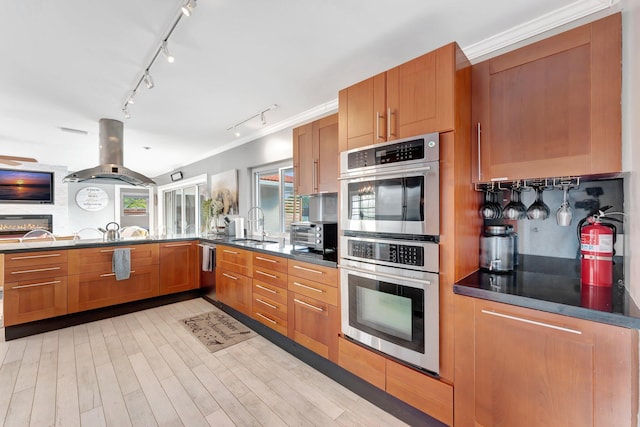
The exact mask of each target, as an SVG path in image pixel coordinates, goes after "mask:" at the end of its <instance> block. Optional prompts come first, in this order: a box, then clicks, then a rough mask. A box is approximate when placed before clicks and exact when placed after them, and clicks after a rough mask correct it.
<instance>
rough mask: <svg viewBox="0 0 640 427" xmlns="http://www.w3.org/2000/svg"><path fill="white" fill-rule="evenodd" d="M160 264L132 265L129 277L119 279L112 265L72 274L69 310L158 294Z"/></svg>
mask: <svg viewBox="0 0 640 427" xmlns="http://www.w3.org/2000/svg"><path fill="white" fill-rule="evenodd" d="M158 282H159V280H158V266H157V265H141V266H137V267H136V268H135V269H133V268H132V270H131V275H130V277H129V279H127V280H116V278H115V275H114V274H113V273H111V268H109V269H108V270H106V271H105V272H89V273H82V274H74V275H70V276H69V282H68V292H67V294H68V310H69V313H75V312H78V311H84V310H91V309H94V308H99V307H106V306H109V305H115V304H122V303H125V302H129V301H136V300H140V299H145V298H151V297H155V296H158V293H159V289H158Z"/></svg>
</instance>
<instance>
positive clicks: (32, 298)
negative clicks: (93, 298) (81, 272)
mask: <svg viewBox="0 0 640 427" xmlns="http://www.w3.org/2000/svg"><path fill="white" fill-rule="evenodd" d="M63 314H67V277H66V276H54V277H48V278H46V279H45V280H36V281H31V280H26V281H20V282H14V283H7V284H5V292H4V325H5V326H12V325H17V324H20V323H26V322H33V321H35V320H41V319H47V318H50V317H55V316H62V315H63Z"/></svg>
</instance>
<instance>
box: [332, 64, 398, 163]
mask: <svg viewBox="0 0 640 427" xmlns="http://www.w3.org/2000/svg"><path fill="white" fill-rule="evenodd" d="M386 84H387V83H386V75H385V73H382V74H378V75H376V76H374V77H371V78H368V79H366V80H364V81H362V82H360V83H356V84H354V85H353V86H349V87H348V88H346V89H343V90H341V91H340V93H339V94H338V114H339V116H340V123H339V135H340V151H346V150H351V149H353V148H358V147H364V146H366V145H371V144H375V143H378V142H384V141H385V140H386V137H385V136H386V134H387V127H386V126H387V122H386V119H385V117H384V111H385V108H386V103H387V101H386V90H387V89H386Z"/></svg>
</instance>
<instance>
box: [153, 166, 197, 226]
mask: <svg viewBox="0 0 640 427" xmlns="http://www.w3.org/2000/svg"><path fill="white" fill-rule="evenodd" d="M206 190H207V176H206V175H201V176H199V177H196V178H192V179H189V180H184V181H180V182H179V183H175V184H169V185H165V186H163V187H158V204H159V209H158V222H159V224H160V227H159V228H160V230H159V233H158V234H165V233H166V234H170V235H171V234H185V233H188V234H192V233H200V231H201V230H203V229H204V224H203V221H204V219H203V216H202V215H201V214H200V206H202V202H203V201H204V200H205V198H206V197H207V194H206Z"/></svg>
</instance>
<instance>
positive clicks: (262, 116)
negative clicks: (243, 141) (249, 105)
mask: <svg viewBox="0 0 640 427" xmlns="http://www.w3.org/2000/svg"><path fill="white" fill-rule="evenodd" d="M277 107H278V106H277V105H276V104H272V105H269V106H268V107H267V108H263V109H262V110H260V111H258V112H257V113H255V114H252V115H251V116H249V117H247V118H246V119H244V120H241V121H239V122H238V123H236V124H235V125H233V126H230V127H228V128H227V130H228V131H233V134H234V135H235V136H236V137H238V136H240V132H239V131H238V129H237V128H238V126H241V125H243V124H245V123H247V122H248V121H249V120H252V119H255V118H256V117H260V122H261V123H262V125H263V126H264V125H266V124H267V118H266V116H265V114H264V113H266V112H267V111H271V110H273V109H274V108H277Z"/></svg>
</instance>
